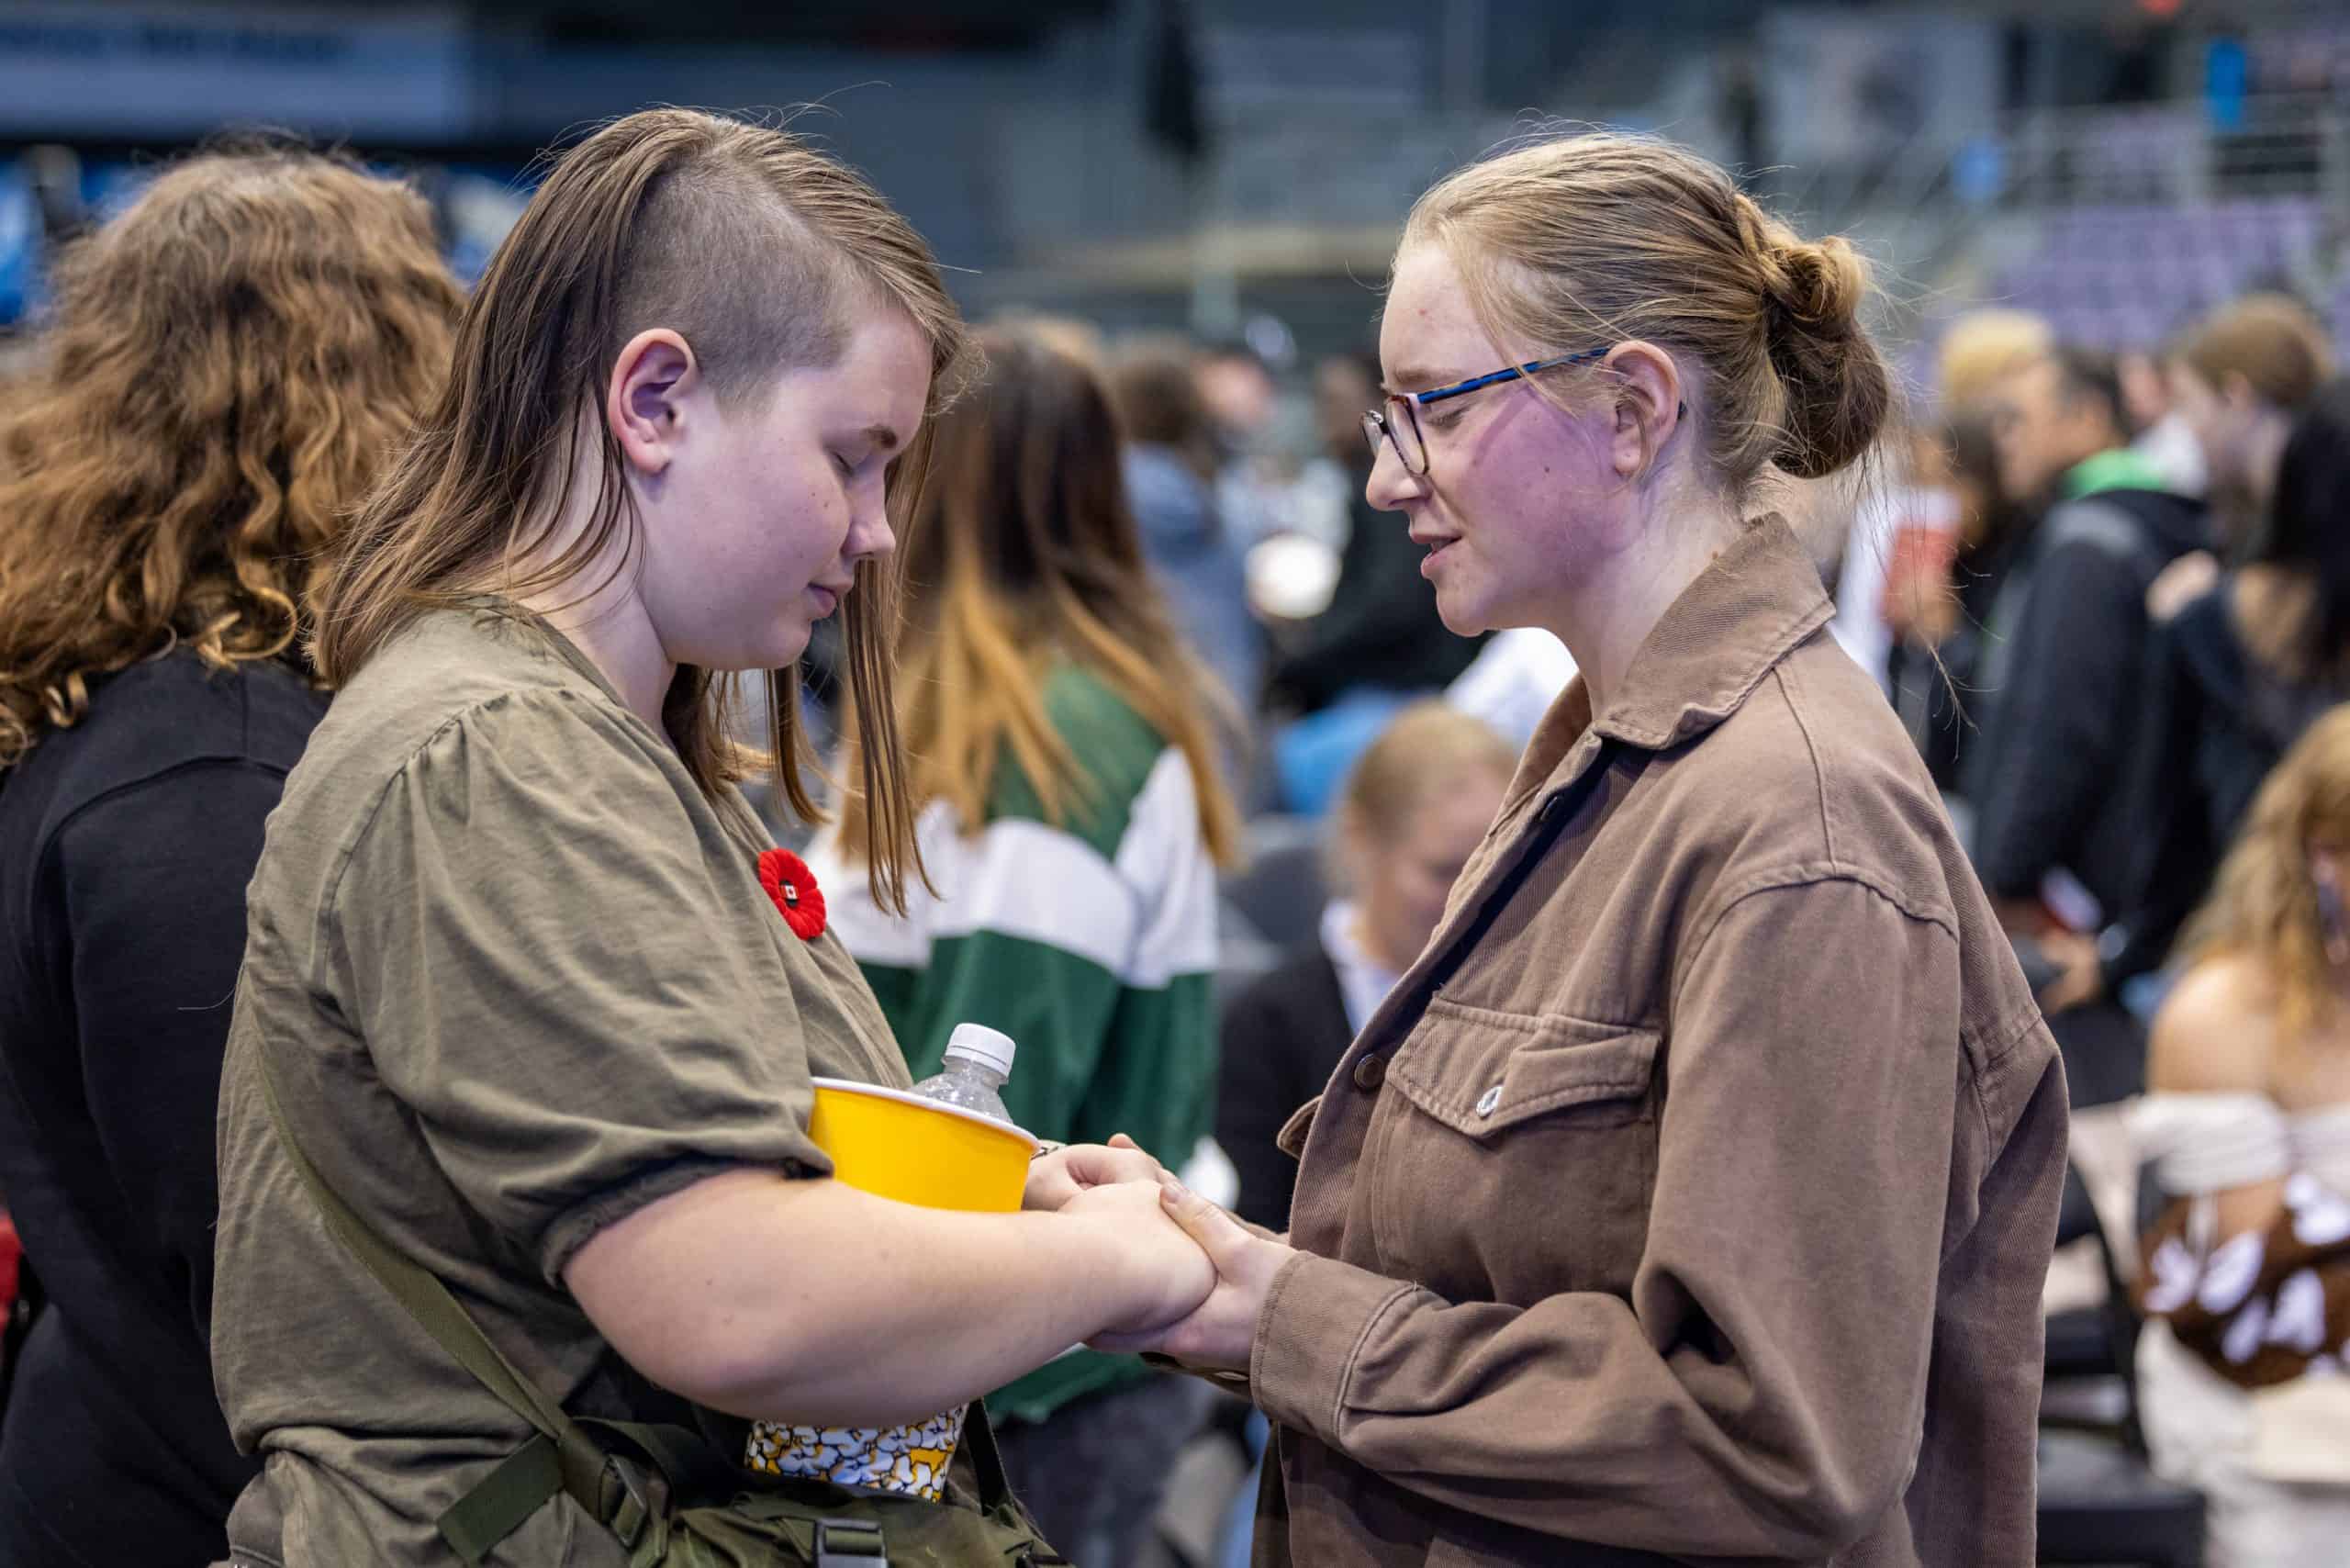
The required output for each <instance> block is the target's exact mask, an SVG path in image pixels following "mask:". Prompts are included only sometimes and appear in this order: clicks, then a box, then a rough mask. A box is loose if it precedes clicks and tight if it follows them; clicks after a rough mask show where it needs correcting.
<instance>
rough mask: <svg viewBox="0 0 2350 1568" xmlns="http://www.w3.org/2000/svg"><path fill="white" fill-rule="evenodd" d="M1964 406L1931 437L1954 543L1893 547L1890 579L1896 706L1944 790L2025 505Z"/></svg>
mask: <svg viewBox="0 0 2350 1568" xmlns="http://www.w3.org/2000/svg"><path fill="white" fill-rule="evenodd" d="M1962 407H1963V408H1964V409H1965V410H1966V411H1963V412H1959V413H1955V414H1953V415H1952V416H1951V417H1950V418H1949V419H1947V420H1944V421H1943V424H1942V430H1941V431H1940V433H1939V435H1938V436H1937V437H1935V438H1934V439H1933V440H1932V442H1931V445H1932V448H1933V452H1934V456H1935V458H1936V460H1937V461H1938V462H1939V465H1940V473H1939V476H1938V477H1939V482H1940V484H1941V486H1942V487H1943V488H1945V489H1947V490H1948V491H1949V493H1950V496H1951V499H1952V504H1953V509H1954V510H1955V512H1956V514H1957V518H1958V527H1957V530H1956V532H1955V535H1954V537H1953V538H1952V540H1951V542H1950V544H1951V547H1950V549H1949V550H1948V551H1947V553H1946V554H1945V553H1944V552H1942V549H1941V543H1942V542H1941V540H1940V538H1939V537H1935V538H1933V539H1932V540H1931V542H1930V543H1929V542H1927V541H1925V540H1919V541H1918V542H1917V543H1913V544H1912V545H1911V547H1910V548H1908V549H1907V550H1897V554H1896V555H1895V558H1894V563H1893V566H1894V570H1893V571H1892V572H1890V573H1889V574H1888V575H1887V577H1886V607H1885V608H1886V621H1887V622H1888V623H1889V624H1890V625H1891V626H1892V628H1893V630H1894V634H1895V638H1896V640H1895V642H1894V644H1893V648H1892V651H1891V652H1890V654H1889V655H1887V674H1888V676H1889V677H1890V678H1891V681H1892V685H1893V705H1894V707H1895V709H1896V710H1897V711H1898V712H1899V713H1900V714H1901V717H1902V722H1903V723H1904V724H1906V725H1907V726H1908V730H1909V738H1910V739H1911V740H1913V741H1915V742H1916V743H1917V745H1918V750H1919V755H1920V756H1923V757H1924V758H1925V760H1926V770H1927V771H1928V772H1929V773H1930V774H1932V775H1933V778H1934V782H1935V784H1936V785H1938V786H1939V787H1940V788H1941V789H1942V790H1943V791H1944V792H1946V793H1947V792H1952V791H1954V790H1957V788H1958V785H1959V780H1960V778H1961V775H1962V772H1963V770H1964V762H1965V758H1966V756H1967V754H1968V752H1969V749H1970V747H1971V745H1972V744H1973V741H1974V737H1975V710H1976V708H1977V707H1978V705H1979V704H1980V702H1981V696H1980V693H1981V688H1982V678H1981V671H1982V667H1983V661H1984V658H1985V656H1986V653H1985V645H1984V644H1985V633H1984V623H1985V622H1986V620H1987V619H1988V618H1989V616H1990V613H1991V607H1992V605H1993V604H1994V603H1995V602H1997V599H1998V596H1999V591H2000V589H2001V588H2003V587H2005V586H2006V583H2007V580H2008V574H2009V572H2010V571H2011V570H2013V569H2014V566H2015V563H2016V558H2017V556H2018V555H2020V554H2021V553H2022V549H2023V544H2024V541H2025V538H2026V537H2027V531H2026V529H2025V527H2024V521H2025V519H2024V516H2023V514H2022V510H2021V509H2020V508H2019V507H2017V506H2016V505H2015V504H2014V503H2013V502H2011V501H2009V499H2008V498H2007V495H2006V492H2005V491H2004V490H2003V489H2002V488H2001V487H2000V484H1999V465H1998V450H1997V445H1996V443H1995V442H1993V440H1992V435H1991V417H1990V415H1989V413H1988V412H1986V410H1985V409H1983V408H1982V407H1981V406H1980V405H1979V404H1975V405H1964V406H1962Z"/></svg>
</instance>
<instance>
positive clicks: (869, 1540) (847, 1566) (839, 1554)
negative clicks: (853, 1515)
mask: <svg viewBox="0 0 2350 1568" xmlns="http://www.w3.org/2000/svg"><path fill="white" fill-rule="evenodd" d="M877 1562H878V1563H879V1564H880V1565H881V1568H890V1551H889V1547H888V1546H887V1544H885V1543H884V1542H883V1540H882V1539H881V1527H880V1526H879V1525H870V1524H864V1523H860V1522H859V1521H857V1520H855V1519H818V1520H817V1521H816V1564H815V1568H871V1565H872V1564H874V1563H877Z"/></svg>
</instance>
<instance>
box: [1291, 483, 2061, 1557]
mask: <svg viewBox="0 0 2350 1568" xmlns="http://www.w3.org/2000/svg"><path fill="white" fill-rule="evenodd" d="M1828 617H1829V603H1828V599H1827V597H1826V595H1825V593H1824V592H1823V591H1822V588H1821V585H1820V581H1819V577H1818V571H1817V570H1816V568H1815V567H1814V566H1812V564H1811V562H1810V560H1809V559H1808V557H1807V555H1806V554H1805V553H1804V552H1803V550H1802V549H1801V548H1800V547H1799V545H1798V544H1797V543H1796V539H1795V537H1794V536H1793V534H1792V533H1791V532H1789V531H1788V530H1787V528H1786V527H1785V524H1784V523H1782V522H1780V521H1777V520H1776V519H1764V520H1762V521H1760V522H1758V523H1756V524H1754V525H1752V526H1751V528H1750V529H1748V530H1747V531H1746V532H1744V533H1742V534H1741V535H1740V538H1739V539H1738V541H1737V542H1736V543H1733V544H1732V545H1731V546H1730V547H1729V549H1727V550H1726V551H1724V552H1723V553H1722V554H1721V555H1720V556H1719V557H1718V559H1717V560H1716V561H1715V562H1714V563H1713V564H1712V566H1709V567H1708V568H1707V571H1706V572H1705V573H1704V574H1703V576H1701V577H1700V578H1699V579H1698V580H1697V581H1696V582H1695V584H1694V585H1693V586H1692V587H1691V588H1689V589H1688V590H1687V591H1686V592H1685V593H1684V594H1683V595H1682V597H1681V598H1680V599H1678V600H1676V601H1675V602H1674V604H1673V606H1672V608H1671V609H1670V610H1668V611H1667V612H1666V614H1665V615H1664V617H1663V618H1662V620H1661V621H1660V622H1658V624H1657V626H1656V628H1655V630H1654V632H1653V633H1651V636H1650V637H1649V639H1648V640H1647V642H1646V644H1644V645H1643V646H1642V648H1641V649H1640V651H1639V654H1638V655H1637V656H1636V657H1635V659H1634V662H1633V664H1632V666H1631V667H1630V668H1629V669H1628V671H1627V673H1626V675H1625V678H1624V679H1623V681H1622V683H1621V689H1620V690H1619V691H1617V693H1616V694H1615V696H1614V698H1613V699H1612V700H1611V701H1610V703H1609V705H1608V706H1607V708H1606V711H1604V712H1602V713H1600V714H1599V715H1598V716H1597V717H1596V718H1595V719H1594V718H1593V717H1592V716H1591V713H1590V704H1589V700H1588V698H1587V696H1586V695H1585V693H1584V690H1583V687H1582V686H1581V685H1580V683H1578V684H1577V685H1576V686H1575V687H1573V688H1572V689H1570V690H1569V691H1568V692H1567V694H1566V695H1565V696H1563V697H1562V698H1561V700H1560V701H1559V703H1558V705H1557V706H1556V707H1555V708H1554V709H1553V710H1552V711H1551V713H1550V716H1549V717H1548V718H1547V719H1546V720H1545V721H1544V723H1543V726H1542V729H1541V730H1540V732H1539V734H1537V735H1536V737H1535V739H1534V742H1533V744H1532V745H1531V746H1530V747H1529V748H1528V750H1527V756H1526V758H1525V761H1524V763H1523V764H1522V765H1521V767H1520V770H1519V773H1518V776H1517V778H1516V783H1515V785H1514V786H1513V788H1512V790H1511V791H1510V799H1509V801H1508V803H1507V804H1506V805H1505V807H1504V808H1503V811H1502V813H1501V815H1500V817H1499V818H1498V820H1497V821H1496V822H1495V823H1494V826H1493V829H1492V830H1491V832H1490V833H1489V834H1488V835H1487V837H1486V839H1485V842H1484V844H1483V847H1482V848H1481V849H1480V850H1479V851H1478V853H1477V855H1476V856H1475V857H1473V858H1472V860H1471V862H1470V864H1469V866H1468V868H1467V869H1466V870H1465V871H1464V872H1463V873H1462V876H1461V878H1460V882H1459V884H1458V885H1457V886H1456V887H1455V889H1454V890H1453V895H1452V900H1451V904H1450V907H1449V910H1448V912H1447V913H1446V915H1445V918H1444V921H1443V923H1442V924H1441V925H1440V926H1439V927H1438V931H1437V934H1436V935H1435V937H1434V938H1433V939H1432V941H1431V942H1430V944H1429V946H1428V947H1427V951H1426V952H1425V953H1424V954H1423V955H1422V956H1421V958H1420V959H1419V961H1418V962H1417V963H1416V964H1415V965H1414V966H1413V968H1412V969H1410V970H1409V971H1408V972H1407V973H1406V974H1405V975H1404V979H1403V980H1402V981H1401V983H1399V984H1398V985H1397V987H1396V988H1395V991H1394V992H1393V994H1392V995H1391V996H1390V997H1389V998H1388V1000H1387V1002H1386V1003H1385V1004H1384V1005H1383V1006H1382V1008H1381V1009H1380V1010H1379V1012H1378V1013H1377V1014H1375V1015H1374V1016H1373V1018H1372V1019H1371V1023H1370V1024H1369V1025H1368V1026H1367V1027H1366V1028H1365V1029H1364V1030H1363V1033H1362V1035H1361V1036H1360V1038H1359V1039H1358V1040H1357V1041H1356V1042H1355V1043H1354V1045H1353V1046H1352V1047H1350V1048H1349V1049H1348V1053H1347V1055H1346V1056H1345V1058H1342V1059H1341V1060H1340V1062H1339V1064H1338V1068H1337V1072H1336V1074H1335V1075H1334V1076H1333V1077H1332V1079H1331V1081H1330V1083H1329V1087H1328V1089H1327V1091H1326V1092H1325V1093H1324V1094H1323V1096H1322V1097H1321V1098H1320V1099H1319V1100H1318V1101H1316V1102H1315V1103H1314V1104H1313V1105H1309V1106H1308V1107H1306V1108H1305V1109H1304V1111H1302V1112H1300V1113H1299V1114H1298V1116H1297V1117H1296V1118H1295V1119H1294V1120H1293V1121H1292V1124H1291V1126H1289V1127H1288V1128H1287V1129H1286V1130H1285V1131H1284V1133H1283V1135H1282V1137H1283V1142H1284V1144H1285V1146H1286V1147H1288V1148H1291V1149H1292V1152H1298V1151H1300V1150H1301V1149H1302V1156H1303V1161H1304V1163H1303V1167H1302V1169H1301V1170H1300V1173H1299V1182H1298V1190H1297V1198H1296V1204H1295V1207H1294V1209H1293V1211H1292V1229H1291V1240H1292V1242H1293V1243H1294V1244H1295V1245H1296V1246H1297V1247H1299V1248H1300V1249H1302V1254H1301V1256H1300V1257H1298V1258H1297V1259H1296V1260H1293V1261H1292V1262H1291V1263H1290V1264H1289V1265H1288V1266H1287V1267H1286V1268H1284V1270H1283V1271H1282V1272H1281V1275H1280V1276H1279V1277H1278V1278H1277V1280H1276V1281H1275V1282H1274V1285H1273V1288H1272V1291H1271V1294H1270V1296H1269V1298H1268V1300H1267V1302H1266V1305H1265V1308H1264V1312H1263V1315H1262V1316H1261V1317H1260V1318H1259V1322H1258V1326H1257V1339H1256V1346H1255V1350H1254V1355H1253V1359H1252V1364H1251V1366H1250V1368H1249V1383H1250V1384H1251V1388H1252V1391H1253V1394H1254V1395H1255V1397H1256V1399H1257V1400H1258V1402H1259V1404H1260V1405H1261V1406H1263V1407H1264V1408H1265V1410H1266V1411H1267V1412H1269V1413H1270V1416H1271V1417H1272V1418H1273V1421H1274V1423H1275V1426H1276V1441H1275V1449H1274V1450H1273V1458H1272V1459H1271V1460H1270V1462H1269V1464H1268V1474H1267V1480H1266V1484H1265V1493H1264V1497H1263V1501H1262V1506H1261V1513H1260V1518H1259V1531H1258V1545H1257V1554H1256V1560H1257V1562H1258V1563H1259V1565H1260V1568H1267V1565H1280V1564H1288V1563H1295V1564H1299V1565H1301V1568H1326V1565H1331V1564H1367V1565H1368V1564H1375V1565H1378V1568H1390V1565H1393V1568H1403V1565H1406V1564H1410V1565H1415V1568H1416V1565H1420V1564H1427V1565H1431V1568H1436V1565H1442V1568H1460V1565H1467V1564H1480V1565H1498V1564H1505V1563H1507V1564H1529V1565H1530V1564H1541V1565H1543V1568H1559V1565H1565V1564H1593V1563H1611V1564H1630V1563H1654V1562H1681V1561H1699V1562H1708V1561H1734V1562H1756V1561H1770V1562H1803V1563H1832V1564H1838V1565H1859V1564H1868V1565H1871V1568H1875V1565H1878V1564H1932V1565H1935V1568H1943V1565H1947V1568H1962V1565H1964V1568H2011V1565H2012V1568H2022V1565H2024V1564H2028V1563H2030V1562H2031V1560H2032V1548H2033V1518H2034V1485H2033V1451H2034V1427H2035V1423H2036V1420H2037V1414H2038V1406H2039V1394H2040V1372H2041V1318H2040V1299H2041V1287H2042V1278H2043V1276H2044V1274H2045V1272H2046V1269H2047V1263H2048V1255H2049V1250H2050V1247H2051V1245H2052V1242H2053V1237H2054V1233H2055V1225H2056V1210H2057V1203H2058V1196H2059V1193H2060V1191H2061V1188H2062V1184H2063V1179H2064V1171H2065V1084H2064V1073H2063V1070H2062V1068H2061V1067H2060V1066H2059V1064H2058V1060H2057V1057H2056V1052H2055V1049H2054V1047H2053V1043H2052V1042H2051V1040H2050V1038H2049V1035H2048V1030H2047V1028H2046V1026H2045V1025H2044V1024H2043V1023H2042V1019H2041V1015H2040V1011H2039V1009H2038V1007H2037V1006H2036V1005H2035V1003H2034V1002H2033V1000H2032V997H2031V991H2030V990H2029V989H2028V988H2027V986H2026V985H2025V983H2024V980H2023V977H2022V975H2021V973H2020V971H2019V970H2018V969H2017V966H2016V961H2015V958H2014V957H2013V955H2012V952H2011V949H2010V948H2009V944H2008V941H2007V939H2006V938H2005V937H2004V936H2003V935H2001V934H2000V931H1999V928H1998V925H1997V923H1996V922H1995V921H1994V919H1993V918H1992V915H1991V912H1990V910H1989V908H1988V906H1987V905H1986V902H1985V899H1984V895H1983V892H1982V890H1981V889H1980V888H1979V887H1978V886H1977V885H1976V882H1975V876H1974V874H1973V872H1972V871H1971V870H1970V869H1969V868H1968V867H1967V863H1966V860H1965V857H1964V855H1963V854H1962V853H1961V851H1960V849H1959V846H1958V844H1957V842H1956V840H1955V838H1954V837H1953V834H1952V831H1951V827H1950V823H1949V821H1948V819H1947V818H1946V816H1945V815H1944V813H1943V811H1942V805H1941V803H1940V801H1939V800H1938V798H1937V796H1936V794H1935V792H1934V789H1933V786H1932V785H1931V783H1930V780H1929V779H1928V778H1927V775H1926V771H1925V768H1924V767H1923V766H1922V765H1921V764H1920V763H1919V759H1918V757H1917V756H1916V754H1915V752H1914V751H1913V750H1912V748H1911V746H1910V745H1909V742H1908V739H1907V738H1906V737H1905V735H1904V734H1903V733H1902V729H1901V726H1900V724H1899V722H1897V719H1896V718H1895V716H1894V714H1893V712H1892V711H1891V710H1890V709H1889V708H1888V706H1887V705H1886V701H1885V700H1884V698H1883V697H1882V696H1881V695H1880V694H1879V692H1878V691H1877V689H1876V688H1875V687H1874V684H1873V683H1872V682H1871V681H1870V680H1869V678H1867V677H1866V676H1865V675H1863V673H1862V672H1861V671H1860V669H1859V668H1857V667H1856V666H1854V665H1853V664H1852V662H1851V660H1850V659H1848V658H1847V657H1846V656H1845V655H1844V654H1843V653H1842V652H1841V650H1840V649H1839V648H1838V647H1837V645H1836V644H1834V643H1833V642H1831V641H1830V639H1829V637H1828V636H1827V634H1826V633H1825V632H1824V631H1823V630H1822V628H1823V626H1824V625H1825V623H1826V622H1827V620H1828Z"/></svg>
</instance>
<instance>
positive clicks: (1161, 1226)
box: [1060, 1182, 1215, 1338]
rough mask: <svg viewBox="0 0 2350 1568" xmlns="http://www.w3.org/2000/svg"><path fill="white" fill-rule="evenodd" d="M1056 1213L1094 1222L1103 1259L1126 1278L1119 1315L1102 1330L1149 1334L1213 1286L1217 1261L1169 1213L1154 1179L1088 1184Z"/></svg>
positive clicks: (1177, 1318) (1188, 1311) (1193, 1307)
mask: <svg viewBox="0 0 2350 1568" xmlns="http://www.w3.org/2000/svg"><path fill="white" fill-rule="evenodd" d="M1060 1213H1061V1214H1062V1215H1063V1216H1064V1217H1068V1218H1074V1219H1077V1220H1080V1221H1082V1222H1083V1223H1085V1224H1087V1225H1090V1226H1093V1227H1094V1228H1095V1230H1096V1233H1097V1234H1098V1236H1099V1238H1100V1244H1101V1246H1102V1249H1104V1254H1105V1261H1107V1262H1108V1263H1109V1264H1110V1266H1111V1267H1112V1269H1113V1270H1114V1271H1116V1276H1117V1277H1118V1278H1120V1279H1121V1280H1123V1281H1124V1282H1125V1288H1124V1289H1123V1290H1122V1292H1121V1296H1122V1301H1123V1305H1121V1307H1120V1310H1119V1315H1118V1316H1117V1318H1116V1320H1115V1321H1113V1322H1110V1323H1105V1324H1103V1325H1102V1327H1101V1329H1100V1330H1099V1332H1101V1333H1102V1334H1147V1333H1149V1332H1151V1331H1152V1330H1154V1329H1158V1328H1163V1327H1167V1326H1168V1325H1169V1324H1172V1323H1179V1322H1181V1321H1182V1319H1184V1318H1186V1317H1188V1316H1191V1315H1192V1313H1193V1312H1195V1311H1197V1310H1198V1309H1199V1306H1200V1304H1201V1303H1203V1302H1204V1301H1206V1300H1207V1298H1208V1293H1209V1292H1210V1291H1212V1290H1214V1288H1215V1266H1214V1264H1213V1263H1211V1262H1209V1261H1208V1255H1207V1253H1206V1252H1204V1251H1203V1250H1202V1249H1201V1248H1200V1245H1199V1243H1197V1242H1196V1241H1193V1240H1192V1238H1191V1237H1190V1236H1189V1235H1187V1234H1186V1233H1185V1232H1184V1230H1183V1228H1182V1226H1180V1225H1178V1224H1176V1223H1175V1221H1174V1220H1173V1219H1172V1218H1170V1217H1169V1215H1168V1213H1167V1210H1166V1208H1165V1206H1164V1204H1162V1203H1161V1202H1160V1200H1159V1184H1158V1182H1117V1183H1115V1184H1113V1185H1111V1186H1106V1187H1093V1188H1089V1189H1088V1190H1086V1191H1085V1192H1082V1193H1079V1194H1077V1196H1075V1197H1073V1198H1071V1199H1070V1200H1069V1202H1068V1204H1065V1205H1063V1207H1062V1208H1061V1210H1060ZM1088 1337H1089V1338H1091V1336H1088Z"/></svg>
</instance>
